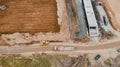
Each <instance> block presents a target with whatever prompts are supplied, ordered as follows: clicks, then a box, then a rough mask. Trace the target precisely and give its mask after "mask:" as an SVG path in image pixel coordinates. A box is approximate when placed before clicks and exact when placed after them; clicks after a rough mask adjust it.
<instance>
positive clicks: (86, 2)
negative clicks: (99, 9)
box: [82, 0, 99, 36]
mask: <svg viewBox="0 0 120 67" xmlns="http://www.w3.org/2000/svg"><path fill="white" fill-rule="evenodd" d="M82 3H83V8H84V11H85V16H86V21H87V27H88V33H89V36H99V30H98V24H97V20H96V17H95V14H94V11H93V6H92V3H91V0H82Z"/></svg>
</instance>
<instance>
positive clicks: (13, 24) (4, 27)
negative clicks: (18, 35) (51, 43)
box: [0, 0, 60, 33]
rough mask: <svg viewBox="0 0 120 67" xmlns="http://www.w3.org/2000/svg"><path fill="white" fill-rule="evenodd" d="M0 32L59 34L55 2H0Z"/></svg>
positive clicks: (36, 0) (23, 0) (51, 0)
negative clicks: (0, 6)
mask: <svg viewBox="0 0 120 67" xmlns="http://www.w3.org/2000/svg"><path fill="white" fill-rule="evenodd" d="M0 5H5V6H6V7H7V8H6V9H5V10H0V32H1V33H13V32H30V33H36V32H59V31H60V29H59V25H58V21H57V5H56V0H50V1H49V0H20V1H18V0H12V1H9V0H5V1H4V0H3V1H1V0H0Z"/></svg>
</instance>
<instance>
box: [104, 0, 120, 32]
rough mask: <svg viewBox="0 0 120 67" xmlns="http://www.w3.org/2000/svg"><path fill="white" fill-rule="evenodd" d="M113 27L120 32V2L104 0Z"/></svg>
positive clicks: (119, 0)
mask: <svg viewBox="0 0 120 67" xmlns="http://www.w3.org/2000/svg"><path fill="white" fill-rule="evenodd" d="M103 2H104V5H105V8H106V9H107V11H108V14H109V16H110V21H111V22H112V23H111V24H112V25H113V27H114V28H115V29H116V30H118V31H120V4H119V2H120V0H103Z"/></svg>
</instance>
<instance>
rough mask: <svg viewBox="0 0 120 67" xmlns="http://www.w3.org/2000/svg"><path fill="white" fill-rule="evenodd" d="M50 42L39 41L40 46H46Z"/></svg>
mask: <svg viewBox="0 0 120 67" xmlns="http://www.w3.org/2000/svg"><path fill="white" fill-rule="evenodd" d="M49 43H50V42H49V41H47V40H44V41H41V42H40V46H47V45H48V44H49Z"/></svg>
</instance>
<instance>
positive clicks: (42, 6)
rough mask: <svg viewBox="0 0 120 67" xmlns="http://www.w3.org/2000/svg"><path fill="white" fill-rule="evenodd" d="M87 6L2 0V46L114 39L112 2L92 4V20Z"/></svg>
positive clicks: (79, 1) (78, 0)
mask: <svg viewBox="0 0 120 67" xmlns="http://www.w3.org/2000/svg"><path fill="white" fill-rule="evenodd" d="M89 3H90V2H88V4H89ZM99 3H100V4H103V5H99ZM86 6H87V2H86V1H84V0H65V1H64V0H61V1H59V0H52V1H50V0H35V1H33V0H21V1H18V0H13V1H9V0H8V1H7V0H0V20H1V21H0V35H1V36H0V44H20V43H22V44H23V43H33V42H41V41H49V42H69V41H73V42H75V41H77V42H83V43H86V42H89V41H95V42H100V40H102V39H106V38H107V39H109V38H110V37H112V36H114V34H112V31H113V30H114V29H113V28H115V29H116V26H115V24H114V22H115V20H112V19H113V18H112V19H111V17H112V16H110V14H109V13H110V12H111V11H112V8H111V9H110V11H109V8H110V6H109V2H108V3H107V2H106V0H105V1H104V0H96V1H91V3H90V4H89V5H88V6H90V9H91V10H92V11H93V12H92V14H91V17H89V13H87V10H88V11H89V9H88V8H87V7H86ZM99 7H100V8H99ZM107 10H108V11H107ZM89 12H91V11H89ZM112 14H113V15H114V13H113V11H112ZM93 18H94V19H93ZM91 19H92V21H91ZM93 24H94V25H93ZM111 24H112V25H111ZM117 27H119V26H117ZM111 29H112V30H111ZM117 30H118V28H117Z"/></svg>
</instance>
